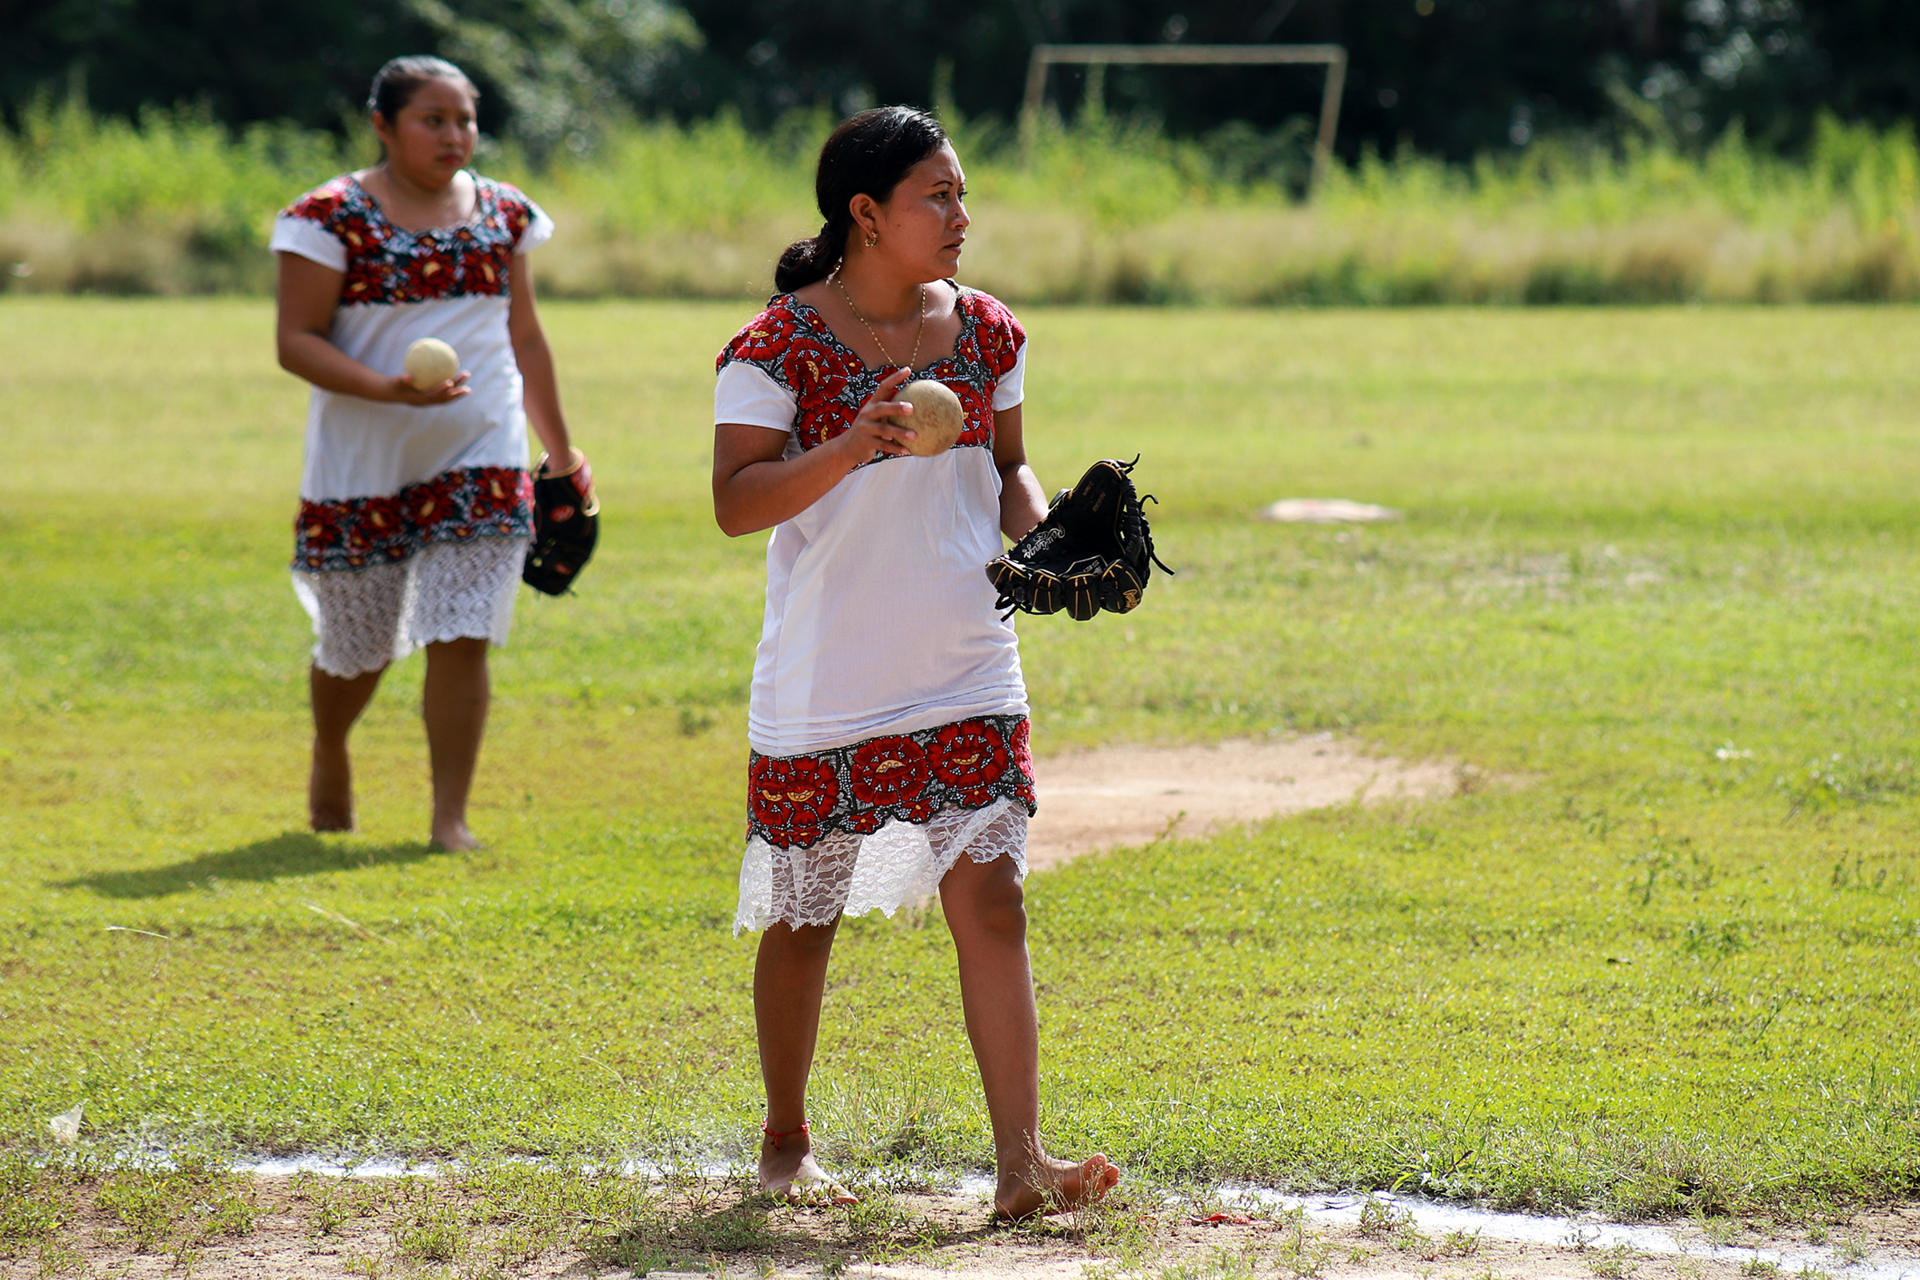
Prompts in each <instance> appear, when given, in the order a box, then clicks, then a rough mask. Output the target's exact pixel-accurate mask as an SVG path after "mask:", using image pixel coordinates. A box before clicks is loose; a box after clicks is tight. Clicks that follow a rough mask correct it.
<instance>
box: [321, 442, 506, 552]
mask: <svg viewBox="0 0 1920 1280" xmlns="http://www.w3.org/2000/svg"><path fill="white" fill-rule="evenodd" d="M532 533H533V477H531V476H529V475H528V474H527V473H526V472H525V471H522V470H520V469H519V468H517V467H462V468H459V469H458V470H454V471H448V472H445V473H444V474H442V475H437V476H435V477H434V478H433V479H431V480H426V481H423V482H421V483H420V484H415V485H408V486H407V487H406V488H405V489H402V490H401V491H400V492H399V493H397V494H394V495H392V496H391V497H388V496H376V497H368V498H345V499H342V500H340V501H337V502H312V501H307V502H302V503H301V504H300V514H299V516H298V517H297V518H296V519H295V521H294V554H293V567H294V568H296V569H304V570H307V571H308V572H312V573H325V572H331V571H333V570H339V569H364V568H366V567H367V566H368V565H373V564H390V563H393V562H395V561H399V560H405V559H407V558H408V557H409V556H411V555H413V554H415V553H416V552H418V551H419V550H420V549H421V548H422V547H424V546H426V545H427V544H429V543H433V542H464V541H466V540H467V539H469V538H472V537H475V536H476V535H480V534H491V535H499V536H503V537H528V536H531V535H532Z"/></svg>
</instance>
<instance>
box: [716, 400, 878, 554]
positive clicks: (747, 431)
mask: <svg viewBox="0 0 1920 1280" xmlns="http://www.w3.org/2000/svg"><path fill="white" fill-rule="evenodd" d="M908 374H909V371H908V370H906V369H896V370H894V371H893V372H892V373H890V374H888V375H887V376H886V377H885V378H882V379H881V380H880V386H879V387H878V389H876V390H875V391H874V393H873V395H872V396H870V397H868V399H867V402H866V403H865V404H863V405H861V406H860V412H859V414H858V415H857V416H856V417H855V418H854V420H853V425H852V426H850V427H848V428H847V429H846V430H845V431H844V432H842V433H841V434H839V435H837V436H835V437H834V438H833V439H831V440H829V441H827V443H825V444H823V445H821V446H819V447H818V448H815V449H809V450H807V451H806V452H805V453H803V454H801V455H799V456H798V457H795V458H788V457H786V456H785V454H786V447H787V435H786V432H784V431H776V430H774V429H772V428H770V427H756V426H750V425H748V424H746V423H742V422H723V423H721V424H720V425H718V426H716V427H715V428H714V429H713V516H714V519H715V520H717V521H718V522H719V524H720V529H721V532H723V533H725V534H726V535H727V536H728V537H730V538H737V537H739V536H740V535H741V534H745V533H755V532H758V531H759V530H761V529H771V528H772V527H773V526H774V525H776V524H779V523H780V522H781V521H782V520H791V519H792V518H793V517H795V516H797V515H799V514H800V513H801V512H802V511H805V510H806V509H807V508H808V507H810V506H812V505H813V504H814V503H816V502H818V501H820V499H821V498H823V497H825V496H826V494H827V492H828V491H829V490H830V489H832V488H833V486H835V485H836V484H839V483H840V481H841V480H842V479H844V478H845V477H846V475H847V474H848V473H849V472H851V471H852V470H853V469H854V468H855V467H857V466H859V465H860V464H861V463H863V462H865V461H867V460H868V459H870V458H871V457H873V455H874V454H876V453H906V452H907V451H908V450H907V446H906V444H905V443H904V440H905V439H912V435H913V433H912V432H911V431H910V430H908V428H907V427H906V426H905V418H906V417H907V416H908V415H910V414H911V413H912V412H913V408H912V406H911V405H905V404H898V403H895V401H894V400H893V393H894V392H895V391H896V390H898V389H899V387H900V384H902V383H903V382H905V381H906V380H907V377H908ZM903 437H904V439H903Z"/></svg>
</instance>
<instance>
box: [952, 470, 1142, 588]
mask: <svg viewBox="0 0 1920 1280" xmlns="http://www.w3.org/2000/svg"><path fill="white" fill-rule="evenodd" d="M1139 461H1140V459H1139V458H1138V457H1135V458H1134V460H1133V462H1120V461H1118V460H1117V459H1113V458H1108V459H1106V460H1104V461H1101V462H1096V463H1094V464H1093V465H1092V466H1091V467H1088V468H1087V473H1086V474H1085V475H1083V476H1081V477H1080V483H1079V484H1076V485H1074V486H1073V488H1071V489H1062V490H1061V491H1060V492H1059V493H1057V494H1055V495H1054V499H1053V503H1052V505H1051V506H1049V507H1048V508H1047V517H1046V519H1044V520H1042V521H1041V522H1040V523H1039V524H1037V525H1035V526H1034V527H1033V529H1032V530H1031V531H1030V532H1029V533H1028V534H1027V536H1026V537H1024V538H1022V539H1020V541H1019V542H1017V543H1015V544H1014V546H1013V549H1012V550H1011V551H1008V552H1007V553H1006V554H1005V555H1003V556H1000V557H998V558H997V559H994V560H992V561H989V562H988V564H987V579H988V581H990V582H992V583H993V586H994V590H996V591H998V592H999V593H1000V600H999V607H1000V608H1002V609H1005V610H1006V611H1007V615H1008V616H1012V614H1013V612H1014V610H1016V609H1024V610H1026V611H1027V612H1028V613H1056V612H1058V611H1059V610H1061V609H1065V610H1066V611H1067V614H1068V616H1070V617H1072V618H1074V619H1076V620H1077V621H1080V622H1085V621H1086V620H1087V619H1088V618H1091V617H1092V616H1093V615H1094V614H1096V613H1098V612H1100V610H1102V609H1106V610H1107V611H1109V612H1111V613H1127V612H1129V611H1131V610H1133V609H1135V608H1137V607H1139V604H1140V595H1141V593H1142V592H1144V591H1145V590H1146V589H1147V577H1148V575H1150V574H1151V573H1152V572H1153V566H1154V565H1159V566H1160V568H1161V569H1162V570H1164V571H1165V572H1167V573H1172V572H1173V570H1171V569H1168V568H1167V566H1166V565H1165V564H1162V563H1161V561H1160V557H1159V556H1157V555H1155V554H1154V551H1153V533H1152V531H1151V530H1150V529H1149V528H1148V527H1147V515H1146V512H1145V511H1144V510H1143V509H1142V508H1141V505H1140V503H1141V499H1140V496H1139V495H1138V494H1136V493H1135V492H1134V489H1133V480H1132V479H1131V478H1130V477H1129V475H1128V473H1129V472H1131V471H1132V470H1133V468H1134V465H1135V464H1136V463H1138V462H1139ZM1146 500H1147V501H1149V502H1151V501H1153V500H1154V499H1153V496H1152V495H1151V494H1149V495H1147V498H1146Z"/></svg>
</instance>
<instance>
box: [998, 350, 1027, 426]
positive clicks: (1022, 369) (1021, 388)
mask: <svg viewBox="0 0 1920 1280" xmlns="http://www.w3.org/2000/svg"><path fill="white" fill-rule="evenodd" d="M1026 398H1027V342H1026V339H1025V338H1024V337H1023V338H1021V340H1020V345H1019V347H1017V348H1016V349H1015V351H1014V356H1013V367H1012V368H1010V369H1008V370H1007V371H1006V372H1005V373H1003V374H1001V375H1000V381H999V382H997V383H995V384H994V387H993V411H994V412H995V413H998V412H999V411H1000V410H1002V409H1011V408H1013V407H1014V406H1015V405H1017V404H1019V403H1021V402H1022V401H1023V400H1025V399H1026Z"/></svg>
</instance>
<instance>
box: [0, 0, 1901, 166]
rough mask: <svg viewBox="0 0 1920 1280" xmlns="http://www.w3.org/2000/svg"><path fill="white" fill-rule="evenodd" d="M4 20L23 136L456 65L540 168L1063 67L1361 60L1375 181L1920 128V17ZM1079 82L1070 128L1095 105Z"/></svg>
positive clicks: (1642, 0) (1355, 99)
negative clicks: (94, 115)
mask: <svg viewBox="0 0 1920 1280" xmlns="http://www.w3.org/2000/svg"><path fill="white" fill-rule="evenodd" d="M6 10H17V11H16V12H4V11H6ZM0 16H3V17H4V18H5V19H6V30H7V32H8V37H7V41H6V44H5V47H4V50H0V105H4V107H5V108H6V109H7V110H8V111H9V112H12V113H14V118H15V119H17V113H18V112H19V110H20V109H21V108H23V107H24V106H25V105H26V104H27V103H29V102H31V101H32V100H33V99H34V98H35V96H36V95H41V94H45V93H49V92H51V93H55V94H64V93H66V92H68V91H69V89H71V88H75V87H83V88H84V92H85V95H86V98H87V100H88V101H89V102H91V103H92V104H93V105H94V106H95V107H97V108H99V109H100V110H103V111H106V112H107V113H109V114H112V115H116V116H120V117H124V118H133V117H135V116H137V115H138V114H139V113H140V111H141V110H142V109H143V108H146V107H150V106H154V105H160V106H174V105H178V104H182V103H203V104H205V106H206V108H207V110H208V111H209V113H210V114H211V116H212V117H213V118H215V119H217V120H220V121H223V122H225V123H227V124H230V125H245V124H249V123H252V122H255V121H264V120H293V121H296V122H298V123H301V124H305V125H309V126H317V127H328V128H339V127H341V125H342V122H343V121H344V120H347V119H350V118H353V117H356V116H357V115H358V112H359V104H360V103H361V102H362V101H363V100H364V98H365V94H366V83H367V80H368V78H369V76H370V75H371V73H372V71H373V69H374V68H375V67H376V66H377V65H378V64H379V63H380V62H382V61H384V60H385V59H386V58H388V57H391V56H393V55H395V54H399V53H413V52H420V51H422V50H433V51H436V52H440V53H443V54H445V55H447V56H449V57H451V58H454V59H455V60H456V61H460V62H462V63H463V64H465V65H467V66H468V67H469V69H470V70H471V71H472V72H473V73H474V74H475V76H476V78H477V79H479V80H480V81H481V84H482V87H483V89H484V90H485V91H486V97H487V118H486V120H485V123H486V125H487V127H489V128H491V129H493V130H495V131H496V132H512V133H513V134H515V135H516V136H517V137H520V138H521V139H523V140H525V141H528V142H529V143H532V144H535V145H537V146H540V147H546V146H551V145H556V144H563V143H566V142H568V141H569V140H570V139H573V140H575V141H578V140H579V139H577V138H575V135H581V136H582V137H584V136H586V135H590V134H591V133H592V131H593V130H594V129H595V128H596V127H597V126H598V125H599V124H600V123H602V122H604V120H605V119H606V118H607V116H608V113H609V111H610V109H611V108H613V107H615V106H616V105H617V106H619V107H622V108H624V109H626V110H628V111H631V112H634V113H637V114H640V115H643V116H653V115H657V114H668V115H671V116H673V117H674V118H676V119H679V120H682V121H686V120H692V119H705V118H708V117H710V116H712V115H714V114H715V113H717V112H719V111H722V110H727V109H731V110H737V111H739V112H741V113H742V114H743V116H744V118H745V120H746V121H747V123H748V124H749V125H750V126H752V127H756V128H757V127H761V126H765V125H768V124H771V123H772V122H774V121H776V120H778V119H779V118H781V117H782V116H784V115H785V114H787V113H788V112H790V111H792V110H794V109H795V108H802V107H804V108H814V107H822V108H825V109H827V110H830V111H835V112H845V111H848V110H852V109H857V108H859V107H861V106H865V105H869V104H871V103H873V102H876V101H909V102H930V101H933V100H934V99H936V98H938V97H942V96H950V97H951V100H952V101H953V103H954V104H955V105H957V106H958V107H959V108H960V109H961V110H962V111H964V112H965V113H967V114H968V115H970V116H977V117H989V118H995V119H1000V120H1006V119H1008V118H1010V117H1011V115H1012V114H1013V112H1014V111H1015V109H1016V108H1017V107H1018V104H1019V100H1020V95H1021V88H1022V85H1023V82H1024V77H1025V74H1026V66H1027V55H1028V52H1029V50H1030V48H1031V46H1032V45H1034V44H1036V43H1041V42H1059V43H1073V42H1089V41H1102V42H1104V41H1126V42H1147V43H1152V42H1186V43H1228V44H1241V43H1249V42H1252V43H1259V42H1266V41H1277V42H1286V43H1302V42H1334V43H1338V44H1341V45H1344V46H1345V47H1346V48H1347V49H1348V51H1349V53H1350V55H1351V59H1352V74H1351V76H1350V78H1349V80H1348V84H1347V93H1346V99H1345V102H1344V103H1343V107H1342V131H1341V142H1340V146H1341V150H1342V152H1343V154H1344V155H1345V156H1346V157H1347V158H1348V159H1349V160H1352V159H1355V158H1357V157H1359V156H1360V155H1361V154H1362V153H1363V152H1364V151H1366V150H1367V149H1369V148H1371V149H1374V150H1378V151H1383V152H1385V151H1392V150H1395V149H1398V148H1401V147H1410V148H1412V149H1415V150H1418V151H1420V152H1422V153H1425V154H1432V155H1439V156H1443V157H1445V158H1447V159H1450V160H1455V161H1461V160H1467V159H1470V158H1472V157H1474V156H1477V155H1480V154H1482V153H1483V152H1487V151H1490V150H1492V151H1500V150H1508V149H1513V148H1523V147H1525V146H1526V145H1528V144H1529V143H1530V142H1532V141H1533V140H1534V139H1537V138H1539V137H1542V136H1545V135H1548V134H1561V133H1567V132H1573V133H1593V134H1597V135H1600V136H1607V135H1610V134H1611V133H1612V132H1613V131H1615V130H1617V129H1618V128H1620V127H1621V126H1622V125H1623V123H1628V122H1631V123H1632V124H1633V125H1634V127H1642V128H1643V127H1646V126H1648V125H1650V124H1651V125H1654V126H1656V127H1658V128H1659V129H1661V130H1663V131H1665V132H1666V133H1668V134H1670V135H1671V140H1672V141H1675V142H1677V143H1681V144H1693V145H1703V144H1704V143H1706V142H1708V141H1710V140H1712V139H1713V138H1716V137H1718V136H1719V135H1720V134H1721V133H1722V132H1724V130H1725V129H1726V128H1727V127H1728V125H1730V124H1731V123H1732V122H1734V121H1735V120H1739V121H1742V122H1744V127H1745V129H1746V132H1747V135H1748V136H1749V137H1751V138H1753V139H1754V140H1755V141H1757V142H1758V143H1760V144H1761V145H1763V146H1766V147H1768V148H1779V147H1787V148H1797V147H1800V146H1803V145H1805V144H1807V143H1808V142H1809V141H1810V140H1811V139H1812V136H1813V129H1814V124H1815V121H1816V119H1817V118H1818V115H1819V113H1820V112H1821V111H1822V110H1823V109H1824V110H1830V111H1833V112H1834V113H1836V114H1838V115H1839V116H1840V117H1841V118H1843V119H1846V120H1850V121H1858V122H1864V123H1871V124H1873V125H1876V126H1878V127H1881V128H1885V127H1887V126H1889V125H1892V124H1895V123H1897V122H1899V121H1903V120H1910V119H1912V118H1913V116H1914V115H1915V112H1916V108H1917V107H1920V10H1916V9H1915V7H1914V6H1912V5H1910V4H1906V3H1902V2H1901V0H1824V2H1822V3H1817V4H1816V3H1810V2H1809V0H1172V2H1169V0H1127V2H1125V3H1113V2H1112V0H986V2H985V3H981V4H978V5H967V6H959V7H956V6H953V5H948V4H935V3H931V2H930V0H841V2H840V3H836V4H832V5H825V6H822V5H811V4H800V3H795V2H794V0H725V2H724V3H722V2H721V0H681V3H678V4H675V3H672V0H460V2H459V3H450V2H449V0H399V3H395V4H392V5H371V6H366V5H334V6H294V7H288V6H273V5H268V4H265V3H263V2H262V0H51V2H50V3H49V2H46V0H7V3H6V4H5V5H0ZM1055 75H1056V80H1055V83H1054V86H1053V88H1054V92H1055V94H1056V98H1057V100H1058V101H1060V102H1062V103H1064V104H1065V105H1066V107H1067V109H1068V110H1069V112H1071V111H1072V110H1074V109H1075V108H1074V103H1075V102H1076V101H1077V100H1078V95H1079V93H1080V91H1081V90H1082V89H1083V88H1084V84H1083V82H1082V81H1081V80H1080V79H1079V78H1078V77H1076V76H1075V75H1074V74H1072V73H1069V72H1056V73H1055ZM941 86H949V87H948V88H947V89H945V90H944V91H943V90H942V88H941ZM1319 93H1320V79H1319V75H1318V73H1317V72H1307V71H1299V72H1295V71H1293V70H1291V69H1288V70H1285V71H1282V72H1279V73H1275V72H1272V71H1264V72H1263V71H1245V72H1221V71H1166V70H1155V71H1126V70H1118V69H1116V70H1115V71H1114V72H1113V73H1112V74H1111V75H1110V76H1109V77H1108V79H1107V83H1106V102H1107V104H1108V106H1109V108H1110V109H1111V110H1113V111H1114V112H1116V113H1119V114H1123V115H1134V114H1141V115H1145V116H1147V117H1150V118H1152V119H1155V120H1158V121H1162V122H1164V124H1165V125H1166V127H1167V128H1168V130H1169V131H1170V132H1171V133H1173V134H1174V135H1175V136H1193V135H1202V134H1206V133H1208V132H1211V131H1216V130H1220V129H1223V128H1228V127H1231V126H1235V125H1238V126H1241V127H1250V128H1252V129H1253V130H1255V131H1257V132H1271V131H1273V130H1277V129H1281V128H1283V127H1285V126H1286V125H1287V124H1288V122H1289V121H1290V120H1294V119H1296V118H1297V117H1299V116H1301V115H1302V114H1303V113H1305V114H1311V113H1312V112H1313V111H1314V110H1316V109H1317V105H1318V101H1319Z"/></svg>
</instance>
